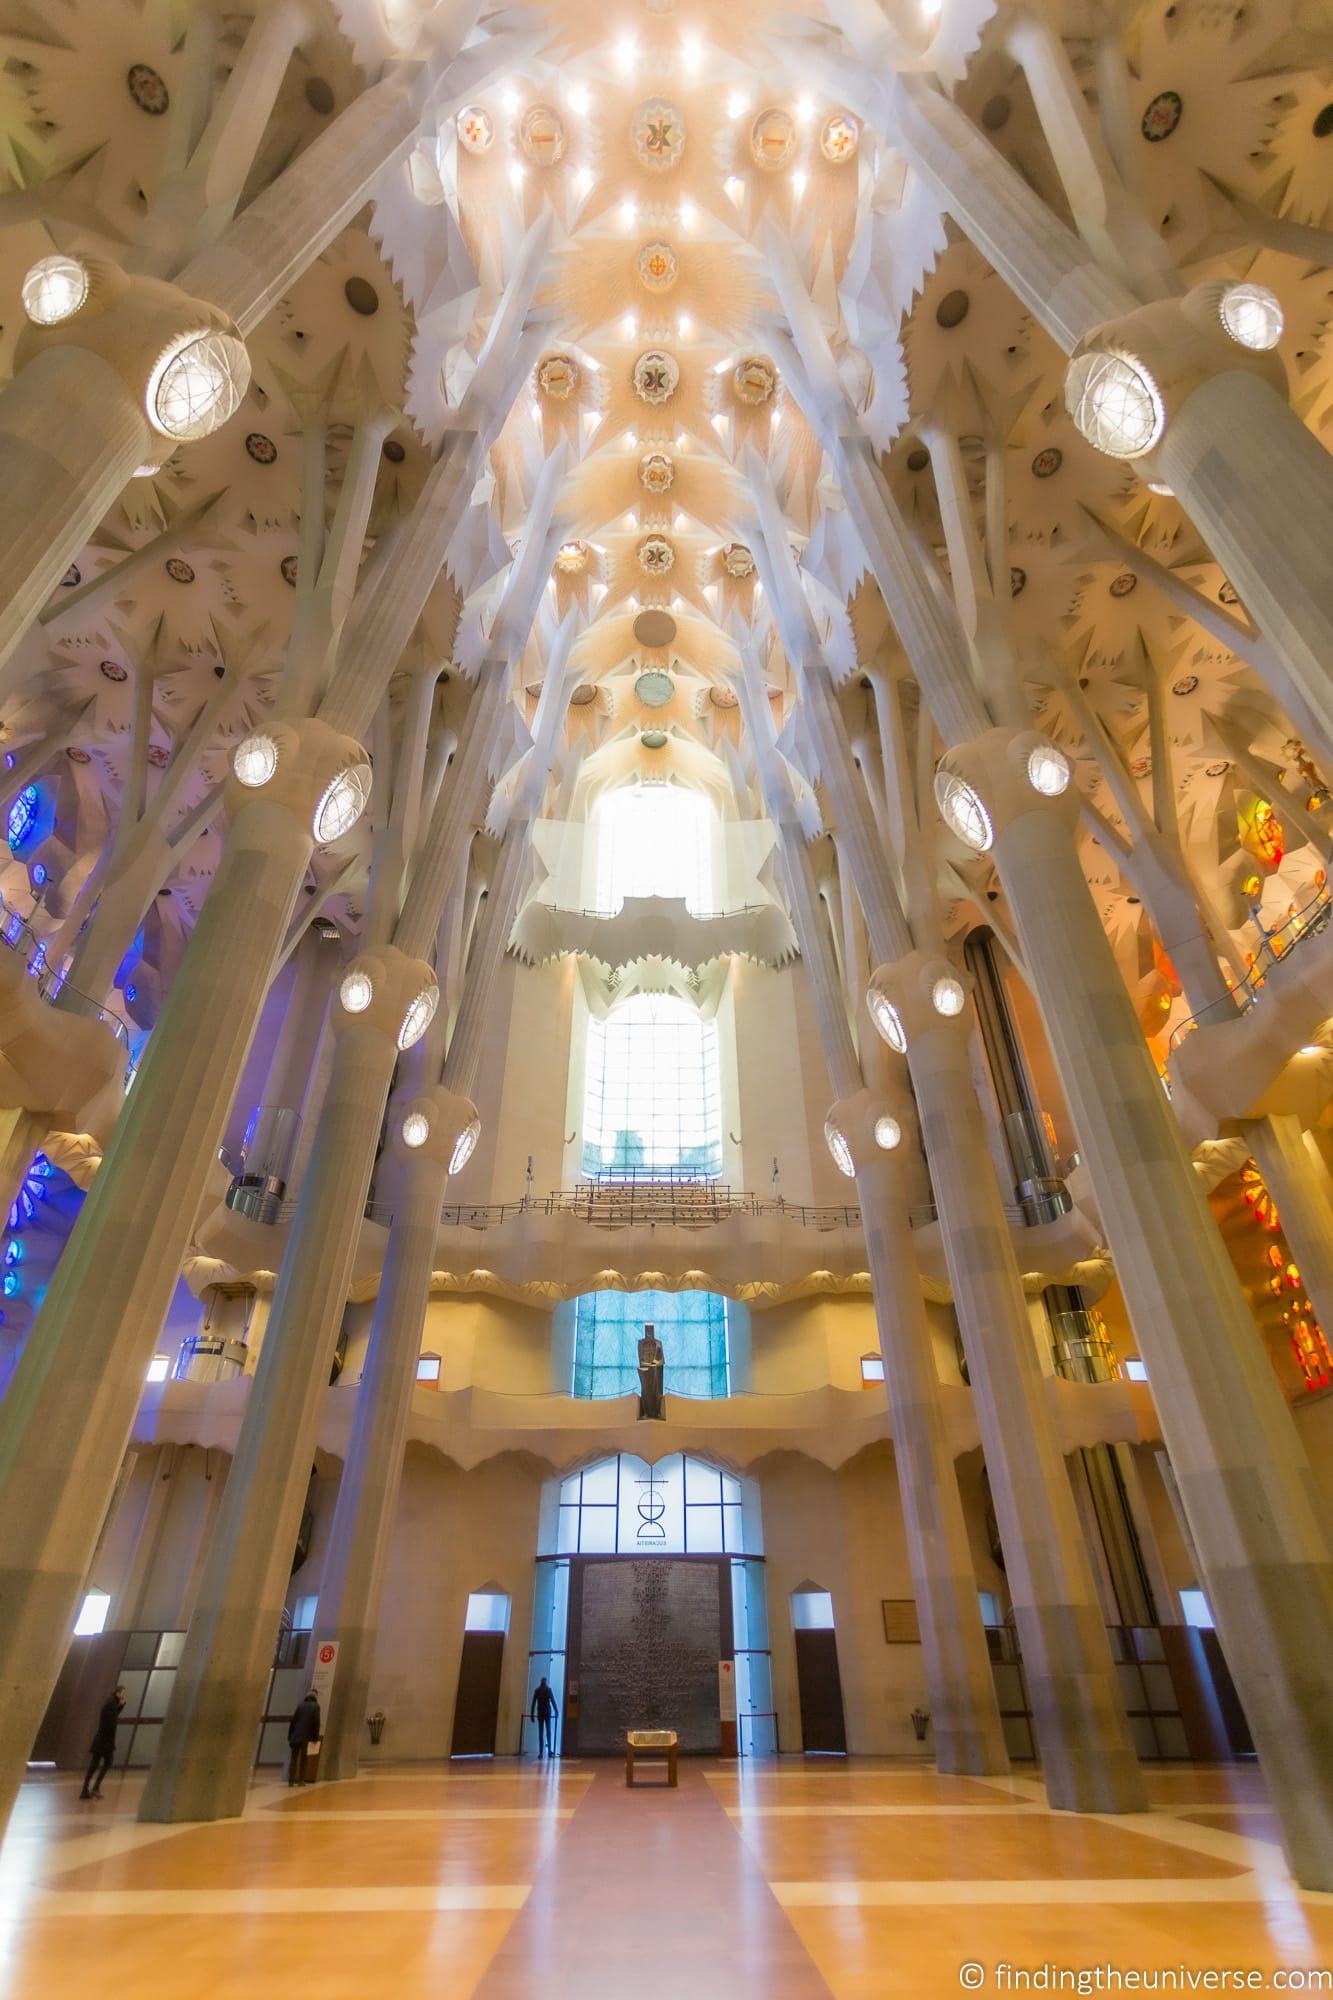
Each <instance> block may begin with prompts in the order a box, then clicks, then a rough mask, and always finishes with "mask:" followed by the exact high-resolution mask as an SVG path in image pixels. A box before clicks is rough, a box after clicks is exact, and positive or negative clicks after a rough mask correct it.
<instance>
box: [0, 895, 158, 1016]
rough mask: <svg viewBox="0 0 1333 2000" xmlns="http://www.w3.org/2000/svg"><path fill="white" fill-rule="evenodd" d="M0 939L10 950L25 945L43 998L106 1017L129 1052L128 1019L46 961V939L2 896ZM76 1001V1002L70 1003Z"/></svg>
mask: <svg viewBox="0 0 1333 2000" xmlns="http://www.w3.org/2000/svg"><path fill="white" fill-rule="evenodd" d="M0 943H3V944H6V945H8V947H9V949H10V950H11V951H18V950H20V948H22V947H24V946H25V945H26V949H25V952H24V955H25V959H26V963H27V967H28V971H29V972H30V973H31V974H32V976H33V978H34V979H35V980H36V981H37V991H38V993H39V994H40V995H41V997H42V999H43V1000H45V1001H47V1002H48V1004H50V1005H52V1006H54V1004H55V1002H56V1000H57V999H60V1000H61V1001H62V1003H63V1006H64V1011H65V1012H66V1013H69V1014H83V1015H87V1016H90V1017H91V1018H92V1019H93V1020H95V1021H104V1022H105V1023H106V1025H107V1027H108V1028H110V1030H111V1032H112V1034H113V1035H114V1036H115V1038H116V1040H117V1041H118V1042H119V1043H120V1044H121V1046H122V1047H123V1048H124V1049H125V1050H126V1052H127V1053H128V1050H129V1046H130V1029H129V1023H128V1022H127V1021H126V1020H125V1019H124V1018H123V1016H121V1015H120V1014H118V1013H117V1012H116V1010H115V1008H114V1007H104V1006H103V1005H102V1002H101V1001H100V1000H94V999H93V997H92V995H91V994H89V993H81V992H80V991H79V989H78V987H77V986H71V985H70V984H69V981H68V980H67V979H66V977H65V975H64V973H63V972H60V971H58V970H57V969H56V968H55V967H54V966H50V965H48V964H47V962H46V939H45V938H40V937H38V935H37V933H36V931H35V930H34V929H33V927H32V924H31V922H30V921H29V919H28V918H27V917H25V916H23V915H22V913H21V912H20V911H18V910H16V909H15V908H14V906H13V905H12V903H7V902H6V901H5V899H4V897H3V896H0ZM70 1001H77V1002H78V1003H79V1004H78V1005H77V1006H70V1005H69V1002H70Z"/></svg>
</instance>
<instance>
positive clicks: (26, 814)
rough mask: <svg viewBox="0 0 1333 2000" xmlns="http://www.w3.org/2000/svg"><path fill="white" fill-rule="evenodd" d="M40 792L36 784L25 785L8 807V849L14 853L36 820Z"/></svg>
mask: <svg viewBox="0 0 1333 2000" xmlns="http://www.w3.org/2000/svg"><path fill="white" fill-rule="evenodd" d="M41 796H42V795H41V793H40V792H39V791H38V789H37V787H36V785H25V786H24V787H23V790H22V791H21V792H20V793H19V795H18V797H17V798H16V799H15V800H14V803H13V805H11V807H10V808H9V822H8V826H7V828H6V831H7V833H8V835H9V849H10V853H11V854H16V853H17V852H18V850H19V848H20V847H22V845H23V843H24V841H25V840H26V839H27V838H28V835H29V834H30V833H31V832H32V829H33V827H34V825H35V824H36V821H37V808H38V806H39V805H40V804H41Z"/></svg>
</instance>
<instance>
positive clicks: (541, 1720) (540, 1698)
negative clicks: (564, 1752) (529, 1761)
mask: <svg viewBox="0 0 1333 2000" xmlns="http://www.w3.org/2000/svg"><path fill="white" fill-rule="evenodd" d="M559 1713H560V1710H559V1707H558V1706H557V1703H556V1699H555V1695H554V1693H553V1691H552V1689H551V1688H550V1686H549V1685H548V1683H547V1680H546V1676H545V1675H544V1674H543V1675H542V1678H541V1683H540V1685H539V1686H538V1689H537V1692H536V1693H535V1694H534V1695H533V1697H532V1720H533V1721H534V1722H535V1723H536V1725H537V1755H538V1756H539V1757H540V1756H542V1755H543V1753H544V1754H545V1755H546V1756H548V1757H554V1755H555V1746H554V1743H553V1741H552V1737H553V1732H554V1729H555V1719H556V1717H557V1715H559Z"/></svg>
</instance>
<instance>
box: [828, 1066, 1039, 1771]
mask: <svg viewBox="0 0 1333 2000" xmlns="http://www.w3.org/2000/svg"><path fill="white" fill-rule="evenodd" d="M870 1102H871V1108H872V1110H873V1112H874V1116H873V1117H872V1118H870V1119H869V1120H868V1121H863V1122H862V1124H861V1127H860V1129H859V1131H856V1132H855V1133H850V1132H849V1133H848V1138H849V1142H850V1143H851V1145H852V1157H853V1159H854V1160H855V1162H856V1195H857V1200H858V1201H859V1202H860V1204H861V1227H862V1230H863V1232H864V1234H865V1243H866V1259H867V1262H868V1264H869V1267H870V1285H871V1290H872V1292H873V1294H874V1300H875V1323H876V1326H877V1328H878V1331H879V1345H880V1353H881V1354H882V1355H883V1357H884V1379H885V1382H886V1383H887V1385H888V1392H889V1412H890V1416H891V1419H892V1423H893V1462H894V1469H895V1471H896V1472H897V1475H898V1491H899V1494H900V1496H901V1499H902V1507H903V1531H904V1534H905V1536H906V1540H907V1559H908V1563H909V1566H910V1568H911V1572H912V1591H913V1595H914V1596H915V1598H916V1608H917V1622H918V1624H919V1626H920V1630H921V1650H922V1656H923V1660H924V1664H925V1669H926V1688H927V1692H928V1695H929V1699H930V1724H931V1734H932V1736H933V1737H934V1740H935V1763H936V1766H937V1767H938V1769H939V1770H941V1771H950V1772H955V1773H964V1772H966V1773H970V1774H971V1775H972V1776H974V1777H984V1776H985V1775H987V1774H988V1773H990V1774H993V1773H995V1772H1003V1771H1007V1770H1008V1768H1009V1753H1008V1751H1007V1750H1006V1749H1005V1742H1004V1725H1003V1723H1002V1722H1001V1720H1000V1711H999V1706H998V1703H997V1700H996V1695H995V1676H994V1674H993V1672H992V1670H991V1663H990V1654H989V1652H988V1650H987V1647H986V1634H985V1630H984V1628H983V1626H982V1623H981V1601H980V1597H979V1595H978V1592H977V1575H976V1567H975V1565H974V1563H973V1560H972V1549H971V1542H970V1538H969V1535H968V1528H967V1518H966V1516H965V1514H964V1512H963V1502H962V1496H961V1494H960V1493H959V1491H958V1473H957V1467H956V1465H955V1463H954V1455H953V1452H952V1450H951V1448H950V1444H949V1439H948V1434H947V1432H946V1430H945V1426H944V1413H943V1410H942V1409H941V1406H940V1381H939V1371H938V1369H937V1367H936V1365H935V1348H934V1341H933V1339H932V1336H931V1329H930V1321H929V1319H928V1318H927V1315H926V1301H925V1298H924V1296H923V1294H922V1291H921V1281H920V1278H919V1276H918V1275H917V1272H916V1250H915V1247H914V1245H913V1242H912V1229H911V1224H910V1223H909V1221H908V1199H907V1193H906V1190H905V1188H904V1187H903V1186H902V1184H901V1182H902V1173H901V1166H902V1164H903V1163H902V1162H901V1161H900V1159H899V1157H898V1152H899V1151H905V1150H906V1145H905V1140H906V1135H907V1134H908V1132H910V1130H911V1121H912V1113H911V1109H910V1106H909V1104H908V1103H907V1102H906V1101H903V1102H902V1103H901V1104H899V1105H898V1106H897V1110H896V1116H895V1112H894V1108H893V1107H892V1106H891V1104H890V1102H889V1100H888V1099H879V1098H872V1099H871V1100H870ZM830 1116H831V1118H832V1119H833V1121H834V1122H835V1123H836V1124H838V1125H839V1127H840V1129H843V1128H845V1127H846V1126H849V1125H852V1123H853V1121H852V1120H851V1119H850V1118H849V1117H847V1115H846V1112H845V1110H844V1108H843V1107H840V1106H835V1107H834V1109H833V1112H832V1113H831V1114H830ZM885 1117H891V1118H893V1122H894V1123H895V1124H897V1125H898V1127H899V1129H900V1130H901V1131H902V1133H903V1134H904V1142H900V1148H899V1149H898V1150H895V1151H885V1150H884V1149H883V1148H882V1147H880V1146H879V1145H878V1144H877V1140H876V1131H875V1127H876V1126H877V1125H878V1124H880V1123H881V1121H882V1120H883V1119H884V1118H885Z"/></svg>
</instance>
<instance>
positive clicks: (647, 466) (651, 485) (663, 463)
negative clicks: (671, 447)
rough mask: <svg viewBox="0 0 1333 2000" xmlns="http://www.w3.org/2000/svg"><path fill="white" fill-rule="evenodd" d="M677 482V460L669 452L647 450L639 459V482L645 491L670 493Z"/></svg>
mask: <svg viewBox="0 0 1333 2000" xmlns="http://www.w3.org/2000/svg"><path fill="white" fill-rule="evenodd" d="M675 482H676V462H675V460H674V459H673V458H672V457H671V455H670V453H669V452H665V451H646V452H645V453H644V454H643V457H642V458H641V459H640V460H639V484H640V486H642V487H643V489H644V491H645V493H655V494H656V493H669V492H670V491H671V488H672V487H673V486H674V484H675Z"/></svg>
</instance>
